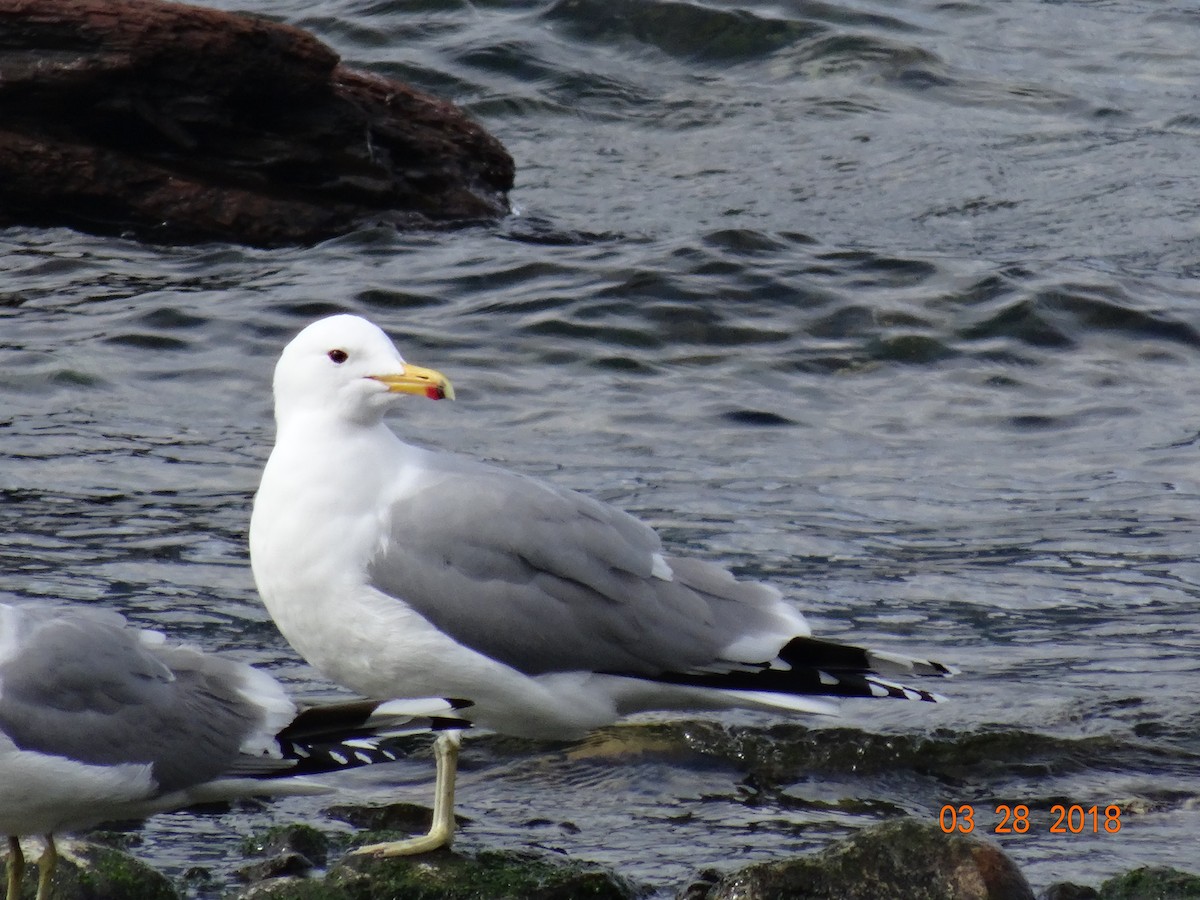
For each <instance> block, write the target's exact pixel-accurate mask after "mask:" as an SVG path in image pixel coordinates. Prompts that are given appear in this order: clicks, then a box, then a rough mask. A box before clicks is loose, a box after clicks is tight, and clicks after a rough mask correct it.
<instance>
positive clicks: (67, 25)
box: [0, 0, 513, 245]
mask: <svg viewBox="0 0 1200 900" xmlns="http://www.w3.org/2000/svg"><path fill="white" fill-rule="evenodd" d="M0 71H2V72H3V73H4V77H3V78H2V79H0V224H34V225H69V226H72V227H76V228H80V229H83V230H87V231H96V232H103V233H117V232H126V231H131V232H134V233H136V234H137V235H139V236H142V237H145V238H149V239H153V240H161V241H193V240H228V241H238V242H244V243H249V244H256V245H272V244H283V243H295V242H306V241H313V240H317V239H321V238H325V237H329V236H332V235H336V234H340V233H343V232H346V231H349V230H352V229H354V228H357V227H361V226H364V225H369V224H374V223H387V224H391V225H394V226H397V227H410V226H421V227H424V226H429V225H431V224H436V223H452V222H463V221H478V220H480V219H490V218H495V217H497V216H501V215H504V214H505V213H507V212H508V203H507V199H506V193H507V191H508V190H509V189H510V188H511V186H512V179H513V163H512V159H511V157H510V156H509V155H508V153H507V152H506V151H505V150H504V148H503V146H502V145H501V144H500V143H499V142H498V141H497V140H496V139H495V138H493V137H492V136H491V135H490V134H488V133H487V132H486V131H485V130H484V129H483V128H482V127H480V126H479V125H477V124H475V123H474V122H472V121H471V120H470V119H468V118H467V117H466V116H465V115H464V114H463V113H462V112H461V111H460V110H459V109H458V108H457V107H455V106H453V105H452V104H450V103H447V102H445V101H442V100H438V99H437V98H434V97H431V96H429V95H428V94H424V93H422V92H420V91H417V90H415V89H413V88H411V87H408V86H406V85H404V84H401V83H399V82H396V81H392V80H389V79H386V78H382V77H379V76H375V75H370V74H366V73H363V72H357V71H353V70H351V69H348V68H346V67H345V66H342V65H340V64H339V60H338V57H337V54H335V53H334V51H333V50H331V49H330V48H329V47H327V46H325V45H324V44H322V43H321V42H320V41H318V40H317V39H316V38H314V37H313V36H312V35H310V34H308V33H306V32H304V31H301V30H299V29H297V28H293V27H290V26H287V25H281V24H278V23H275V22H270V21H267V20H265V19H258V18H253V17H250V16H246V15H238V14H233V13H226V12H220V11H216V10H209V9H201V8H198V7H193V6H185V5H182V4H175V3H167V2H162V0H0Z"/></svg>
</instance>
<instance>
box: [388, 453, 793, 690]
mask: <svg viewBox="0 0 1200 900" xmlns="http://www.w3.org/2000/svg"><path fill="white" fill-rule="evenodd" d="M423 462H425V463H426V464H427V465H429V466H430V467H431V471H429V472H427V473H425V474H423V475H422V479H423V480H424V483H423V484H422V485H421V487H420V488H419V490H417V491H416V492H415V493H412V494H410V495H408V496H406V497H404V498H403V500H401V501H399V502H397V503H396V504H394V506H393V508H392V509H391V521H390V533H389V534H388V535H387V537H386V540H385V541H384V542H383V543H382V546H381V550H380V554H379V555H378V556H377V557H376V559H374V560H373V561H372V564H371V566H370V571H369V578H370V579H371V583H372V584H373V585H374V586H375V587H377V588H378V589H380V590H382V591H384V592H385V593H388V594H390V595H392V596H395V597H397V598H399V599H401V600H403V601H404V602H405V603H407V604H408V605H409V606H410V607H412V608H413V609H414V610H415V611H417V612H418V613H420V614H421V615H422V616H424V617H425V618H427V619H428V620H429V621H431V622H432V623H433V624H434V625H435V626H436V627H437V628H439V629H440V630H442V631H443V632H445V633H446V634H448V635H449V636H450V637H451V638H453V639H454V640H456V641H458V642H459V643H461V644H464V645H465V646H468V647H470V648H472V649H474V650H477V651H478V652H481V653H484V654H486V655H487V656H489V657H491V658H493V659H496V660H499V661H500V662H503V663H505V664H507V665H509V666H512V667H514V668H516V669H518V670H519V671H521V672H524V673H526V674H531V675H534V674H543V673H547V672H559V671H597V672H612V673H622V674H630V675H641V676H654V675H657V674H660V673H663V672H671V671H676V672H683V671H690V670H692V669H695V668H698V667H702V666H705V665H708V664H711V663H712V662H713V661H714V660H715V659H717V658H718V657H719V654H720V651H721V649H722V648H723V647H725V646H727V645H728V644H729V643H730V642H732V641H733V640H735V639H736V638H737V637H738V636H739V635H741V634H744V633H748V632H755V631H770V630H772V629H776V630H780V641H779V643H780V644H781V645H782V643H783V642H784V641H785V640H786V638H787V637H788V636H789V635H788V633H787V632H786V631H784V630H781V629H783V628H785V625H784V621H783V617H782V616H781V615H780V614H779V613H777V612H775V611H774V607H776V606H777V604H778V602H779V601H778V594H777V593H776V592H775V591H774V590H773V589H771V588H768V587H765V586H763V585H757V584H753V583H749V582H739V581H736V580H735V579H734V578H733V577H732V576H731V575H730V574H729V573H728V572H726V571H725V570H724V569H721V568H720V567H718V566H715V565H712V564H710V563H706V562H702V561H699V560H677V559H672V560H669V561H668V562H669V564H670V565H671V567H672V569H673V570H674V578H673V579H672V580H669V581H666V580H663V579H661V578H658V577H656V576H654V575H653V574H652V572H653V571H654V568H655V554H658V553H660V552H661V548H662V545H661V542H660V541H659V538H658V536H657V535H656V534H655V533H654V532H653V531H652V530H651V529H650V528H649V527H648V526H646V525H645V524H643V523H642V522H639V521H638V520H637V519H635V518H633V517H632V516H630V515H628V514H626V513H624V512H622V511H620V510H618V509H616V508H615V507H612V506H609V505H607V504H603V503H600V502H598V501H596V500H593V499H591V498H589V497H586V496H584V495H583V494H579V493H576V492H574V491H568V490H562V489H558V488H555V487H553V486H551V485H548V484H546V483H544V482H539V481H535V480H533V479H530V478H526V477H524V476H521V475H516V474H513V473H510V472H506V471H503V470H501V469H495V468H492V467H489V466H483V465H479V464H474V463H471V462H470V461H468V460H463V459H461V458H457V457H450V458H447V457H443V456H441V455H438V456H436V457H434V456H431V457H429V458H428V459H427V460H423Z"/></svg>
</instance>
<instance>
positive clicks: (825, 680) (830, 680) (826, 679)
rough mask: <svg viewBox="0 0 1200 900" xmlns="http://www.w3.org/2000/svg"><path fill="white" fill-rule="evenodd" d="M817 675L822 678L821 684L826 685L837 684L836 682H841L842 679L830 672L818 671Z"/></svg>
mask: <svg viewBox="0 0 1200 900" xmlns="http://www.w3.org/2000/svg"><path fill="white" fill-rule="evenodd" d="M817 677H818V678H819V679H821V684H826V685H830V686H832V685H835V684H841V680H840V679H838V678H834V677H833V676H832V675H830V674H829V673H828V672H817Z"/></svg>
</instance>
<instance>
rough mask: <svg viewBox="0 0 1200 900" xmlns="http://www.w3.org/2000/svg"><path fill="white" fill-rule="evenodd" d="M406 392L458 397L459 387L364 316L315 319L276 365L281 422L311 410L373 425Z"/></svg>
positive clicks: (277, 414) (277, 411)
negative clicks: (411, 358) (412, 359)
mask: <svg viewBox="0 0 1200 900" xmlns="http://www.w3.org/2000/svg"><path fill="white" fill-rule="evenodd" d="M401 394H417V395H419V396H422V397H428V398H429V399H431V400H443V399H445V400H453V399H454V388H453V387H452V386H451V384H450V381H449V380H448V379H447V378H446V376H444V375H442V374H441V373H440V372H435V371H434V370H433V369H425V368H422V367H420V366H414V365H412V364H411V363H406V362H405V361H404V357H402V356H401V355H400V352H399V351H398V350H397V349H396V345H395V344H393V343H392V341H391V339H390V338H389V337H388V336H387V335H386V334H384V332H383V330H382V329H381V328H379V327H378V326H376V325H373V324H372V323H370V322H368V321H367V320H366V319H363V318H360V317H359V316H351V315H337V316H329V317H328V318H324V319H319V320H317V321H316V322H313V323H312V324H311V325H309V326H308V327H307V328H305V329H304V330H303V331H301V332H300V333H299V334H298V335H296V337H295V338H293V339H292V342H291V343H290V344H288V345H287V346H286V347H285V348H284V350H283V354H282V355H281V356H280V357H279V362H278V363H277V364H276V366H275V418H276V420H277V421H278V422H279V423H280V424H283V423H284V422H285V421H287V420H288V419H289V418H291V417H293V416H296V415H301V414H303V413H306V412H308V413H318V414H323V415H332V416H335V417H337V418H341V419H345V420H347V421H352V422H360V423H363V424H372V423H374V422H378V421H379V420H380V419H381V418H382V417H383V414H384V411H385V410H386V409H387V407H388V405H389V404H390V403H391V401H392V400H394V399H396V397H397V396H398V395H401Z"/></svg>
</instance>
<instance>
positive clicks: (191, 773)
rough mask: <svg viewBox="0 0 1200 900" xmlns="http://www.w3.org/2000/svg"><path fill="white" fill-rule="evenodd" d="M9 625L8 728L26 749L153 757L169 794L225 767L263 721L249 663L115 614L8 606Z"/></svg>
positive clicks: (0, 717)
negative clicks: (175, 641) (159, 637)
mask: <svg viewBox="0 0 1200 900" xmlns="http://www.w3.org/2000/svg"><path fill="white" fill-rule="evenodd" d="M0 627H2V628H3V634H2V635H0V646H3V647H4V648H5V653H4V654H3V656H2V657H0V731H2V732H3V733H4V734H5V735H7V736H8V737H9V738H10V739H11V740H12V741H13V743H14V744H16V746H17V747H19V748H21V749H23V750H31V751H35V752H39V753H45V754H50V755H54V756H63V757H67V758H70V759H73V760H77V761H79V762H84V763H91V764H97V765H117V764H122V763H150V764H152V766H153V769H152V771H153V775H154V779H155V781H156V782H157V783H158V785H159V788H160V790H161V791H162V792H164V793H165V792H168V791H173V790H176V789H179V788H186V787H189V786H191V785H195V784H199V783H201V782H205V781H208V780H211V779H213V778H215V777H217V776H219V775H221V774H223V773H224V772H225V771H226V770H227V769H228V768H229V767H230V766H231V765H232V764H233V762H234V761H235V760H236V759H237V757H238V753H239V748H240V746H241V744H242V742H243V741H244V740H245V739H246V738H247V737H248V736H250V735H252V734H254V733H255V730H256V729H259V728H261V727H262V726H263V723H264V720H265V715H266V714H265V712H264V710H263V708H262V707H260V706H259V705H258V704H256V703H255V702H253V701H252V700H251V699H249V698H248V697H246V696H243V695H242V694H241V693H240V692H239V691H240V690H241V688H243V686H244V685H245V679H246V677H247V676H246V674H245V671H244V670H245V668H246V667H243V666H241V665H240V664H237V663H232V662H228V661H225V660H221V659H219V658H216V657H211V656H205V655H203V654H201V653H199V652H197V651H194V650H188V649H185V648H180V647H165V646H157V647H154V646H147V645H146V644H145V643H144V642H143V641H142V639H141V637H140V634H139V632H138V630H137V629H135V628H132V627H130V626H127V625H126V624H125V623H124V620H123V619H122V618H121V617H120V616H116V615H115V614H107V615H105V614H99V615H97V614H93V613H89V612H83V611H74V610H67V611H64V610H45V609H36V610H29V611H26V610H24V608H20V607H7V608H6V609H5V610H4V615H3V617H0Z"/></svg>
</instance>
